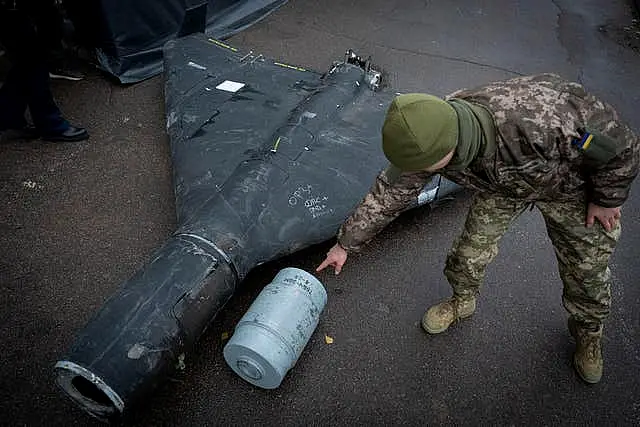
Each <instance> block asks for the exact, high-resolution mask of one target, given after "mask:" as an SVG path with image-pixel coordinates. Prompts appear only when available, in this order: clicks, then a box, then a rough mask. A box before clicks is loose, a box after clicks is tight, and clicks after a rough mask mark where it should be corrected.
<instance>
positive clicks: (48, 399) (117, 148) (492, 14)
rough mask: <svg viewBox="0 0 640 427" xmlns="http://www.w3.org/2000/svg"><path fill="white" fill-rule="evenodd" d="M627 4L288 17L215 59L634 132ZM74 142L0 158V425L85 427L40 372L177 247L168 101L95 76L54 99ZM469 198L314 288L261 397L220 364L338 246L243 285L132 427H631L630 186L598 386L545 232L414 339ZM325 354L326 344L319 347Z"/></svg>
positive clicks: (373, 0) (633, 236)
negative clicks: (253, 316)
mask: <svg viewBox="0 0 640 427" xmlns="http://www.w3.org/2000/svg"><path fill="white" fill-rule="evenodd" d="M631 4H632V3H631V1H625V0H611V1H608V2H602V1H596V0H585V1H581V2H572V1H569V0H554V1H540V0H537V1H534V0H520V1H506V0H495V1H456V2H434V1H418V0H403V1H400V0H395V1H385V0H369V1H356V0H351V1H344V0H343V1H338V0H327V1H323V2H316V1H312V0H292V1H290V2H289V3H287V4H286V5H285V6H284V7H282V8H281V9H279V10H278V11H276V12H275V13H273V14H272V15H270V16H269V17H268V18H266V19H265V20H263V21H261V22H260V23H258V24H257V25H255V26H253V27H251V28H249V29H247V30H245V31H244V32H242V33H240V34H238V35H237V36H235V37H233V38H231V39H230V40H229V43H231V44H233V45H234V46H236V47H238V48H240V49H243V50H253V51H254V52H259V53H262V54H263V55H265V56H267V57H271V58H275V59H280V60H282V61H286V62H287V63H290V64H296V65H300V66H303V67H305V68H310V69H315V70H318V71H322V70H325V69H327V68H328V67H329V66H330V64H331V62H332V61H334V60H339V59H341V58H342V57H343V54H344V51H345V50H346V49H348V48H352V49H354V50H355V51H357V52H361V53H363V54H367V55H369V54H370V55H372V56H373V59H374V62H375V63H376V64H377V65H379V66H380V67H382V68H384V69H385V71H386V72H387V73H388V75H389V81H390V83H391V86H392V88H391V90H399V91H400V90H401V91H423V92H429V93H433V94H436V95H444V94H446V93H448V92H451V91H453V90H456V89H459V88H462V87H471V86H475V85H478V84H482V83H486V82H489V81H492V80H497V79H503V78H508V77H512V76H518V75H525V74H533V73H538V72H556V73H559V74H562V75H563V76H565V77H567V78H570V79H574V80H578V81H580V82H582V83H583V84H584V85H586V86H587V88H588V89H590V90H591V91H592V92H594V93H596V94H598V95H599V96H600V97H602V98H603V99H604V100H606V101H608V102H610V103H612V104H613V105H614V106H616V107H617V109H618V111H619V113H620V115H621V116H622V117H623V118H624V119H625V120H626V121H627V122H628V123H629V124H630V125H631V126H632V128H634V129H635V130H636V131H639V132H640V110H639V109H638V106H639V105H640V79H639V76H640V72H639V71H638V70H640V40H639V38H640V33H638V31H640V30H639V27H638V22H637V21H635V22H634V21H633V18H634V16H633V13H634V12H633V9H632V7H631ZM54 91H55V94H56V96H57V98H58V99H59V101H60V105H61V107H62V110H63V111H64V113H65V115H66V116H68V117H69V118H70V119H71V120H72V121H73V122H74V123H80V124H83V125H85V126H87V127H88V128H89V130H90V132H91V135H92V137H91V140H90V141H88V142H80V143H70V144H53V143H44V142H39V141H36V142H14V143H5V144H1V145H0V197H1V198H2V204H1V205H0V218H1V222H0V286H1V292H0V345H2V352H1V356H0V414H1V417H0V424H3V425H29V426H31V425H48V426H76V425H78V426H86V425H94V424H95V425H98V423H97V422H95V421H93V420H92V419H90V418H89V417H88V416H87V415H85V414H84V413H83V412H81V411H80V410H78V409H77V408H76V407H75V406H74V405H73V404H72V403H71V402H70V401H69V400H68V399H67V398H65V397H64V396H62V395H61V393H60V392H59V391H58V389H57V388H56V386H55V384H54V377H53V373H52V367H53V364H54V363H55V361H56V360H58V359H59V358H60V357H61V356H62V355H63V354H64V352H65V351H66V349H67V348H68V346H69V345H70V344H71V343H72V341H73V339H74V335H75V333H76V332H77V331H78V330H79V329H81V328H82V327H83V325H84V324H85V323H86V322H87V321H88V320H89V319H90V317H91V316H92V314H93V313H95V312H96V310H98V308H99V307H100V306H101V304H102V303H103V302H104V301H105V300H106V299H107V298H108V297H109V296H110V295H111V294H112V293H114V292H115V290H116V289H117V288H118V286H119V285H120V283H121V282H123V281H124V280H125V279H127V278H128V277H129V276H130V275H131V274H133V272H135V271H136V269H137V268H138V267H140V266H141V265H142V264H143V263H144V262H145V261H146V260H147V257H148V256H149V254H150V253H151V251H152V250H153V249H155V248H156V247H158V246H159V245H160V244H161V243H162V242H163V241H164V240H165V239H166V238H167V236H169V235H170V234H171V232H172V231H173V230H174V228H175V210H174V202H173V187H172V182H171V159H170V155H169V148H168V143H167V137H166V135H165V125H164V124H165V118H164V100H163V80H162V77H161V76H159V77H156V78H153V79H150V80H147V81H144V82H141V83H138V84H135V85H132V86H127V87H122V86H118V85H116V84H114V83H112V82H110V81H109V80H107V79H105V78H103V76H102V75H100V74H99V73H98V72H92V73H90V75H89V76H88V78H87V79H85V80H83V81H80V82H76V83H70V82H64V83H60V82H55V83H54ZM469 202H470V193H468V192H462V193H459V194H458V195H457V196H456V197H455V198H454V199H453V200H450V201H446V202H444V203H442V204H440V205H439V206H437V207H435V208H434V209H429V208H427V207H423V208H418V209H415V210H412V211H409V212H407V213H406V214H404V215H403V216H402V217H401V218H399V219H398V220H397V221H395V222H394V223H393V224H391V225H390V226H389V227H388V228H387V229H385V230H384V231H383V232H382V233H381V235H380V236H379V237H378V238H376V239H375V240H374V241H373V242H372V243H371V244H370V245H369V246H368V247H367V248H366V250H365V251H364V252H362V253H360V254H356V255H353V256H351V257H350V258H349V260H348V263H347V264H346V266H345V269H344V270H343V273H342V274H340V275H339V276H334V275H333V274H331V273H330V272H326V273H322V274H320V275H318V277H319V278H320V279H321V280H322V281H323V283H324V284H325V285H326V287H327V290H328V293H329V301H328V304H327V307H326V308H325V311H324V313H323V314H322V317H321V321H320V324H319V326H318V328H317V330H316V333H315V334H314V336H313V337H312V339H311V341H310V342H309V344H308V346H307V348H306V349H305V351H304V353H303V355H302V357H301V358H300V360H299V361H298V363H297V364H296V366H295V367H294V369H293V370H292V371H291V372H290V373H289V374H288V376H287V377H286V379H285V381H284V382H283V384H282V385H281V386H280V387H279V388H278V389H276V390H272V391H267V390H262V389H258V388H255V387H253V386H251V385H250V384H248V383H246V382H244V381H243V380H242V379H240V378H239V377H238V376H236V375H235V374H234V373H233V372H232V371H231V369H230V368H228V366H227V365H226V364H225V362H224V359H223V355H222V348H223V346H224V342H225V341H224V339H223V337H224V336H225V334H226V333H229V332H231V331H232V330H233V328H234V325H235V323H236V322H237V321H238V320H239V319H240V317H241V316H242V314H243V313H244V312H245V310H246V309H247V308H248V307H249V305H250V304H251V302H252V300H253V299H254V298H255V297H256V296H257V294H258V293H259V291H260V290H261V288H262V287H264V286H265V285H266V284H267V283H269V281H270V280H271V279H272V278H273V277H274V275H275V274H276V272H277V271H278V270H279V269H281V268H283V267H285V266H294V267H299V268H303V269H306V270H307V271H312V270H313V269H314V268H315V266H316V265H317V264H319V263H320V262H321V261H322V260H323V259H324V254H325V252H326V250H327V249H328V248H329V247H330V245H331V244H332V242H327V243H325V244H322V245H318V246H315V247H312V248H310V249H306V250H304V251H301V252H299V253H297V254H295V255H293V256H290V257H287V258H285V259H281V260H278V261H276V262H273V263H269V264H267V265H263V266H261V267H258V268H256V269H255V270H254V271H253V272H252V273H251V274H250V276H249V277H248V278H247V280H245V282H244V283H243V286H242V289H241V290H240V291H239V292H238V294H237V295H236V296H235V297H234V298H233V299H232V300H231V301H230V302H229V303H228V305H227V307H226V308H225V310H224V311H223V313H222V314H221V315H219V316H218V318H217V319H216V321H215V323H214V325H213V326H212V327H211V328H210V329H209V330H208V332H207V333H206V334H205V336H204V337H203V339H202V340H201V341H200V343H199V344H198V346H197V348H196V351H194V352H193V354H191V355H190V356H189V357H188V358H187V359H186V361H185V364H186V370H185V372H184V373H183V374H181V375H180V376H176V377H172V378H170V379H169V380H168V381H167V382H166V383H165V384H164V385H163V386H162V387H160V389H159V390H157V392H156V393H154V394H152V395H150V396H149V397H148V399H147V400H146V401H145V402H142V403H141V404H140V405H139V406H138V407H137V408H136V409H135V410H134V411H133V412H132V413H131V414H129V417H128V418H127V424H128V425H140V426H150V425H167V426H173V425H180V426H201V425H283V426H297V425H470V426H471V425H554V426H555V425H581V426H588V425H594V426H596V425H597V426H605V425H617V426H621V425H629V426H636V425H640V315H638V307H639V303H640V286H639V285H640V265H639V263H638V259H639V258H640V249H639V248H640V180H636V182H635V184H634V186H633V189H632V194H631V198H630V199H629V200H628V201H627V203H626V205H625V206H624V208H623V236H622V238H621V240H620V243H619V245H618V249H617V251H616V253H615V255H614V257H613V259H612V262H611V269H612V273H613V277H614V287H613V312H612V315H611V318H610V320H609V322H608V323H607V324H606V327H605V338H604V356H605V374H604V378H603V380H602V382H601V383H599V384H597V385H586V384H584V383H583V382H582V381H581V380H580V379H579V378H578V376H577V375H576V374H575V373H574V371H573V369H572V366H571V362H570V356H571V354H572V351H573V343H572V342H571V340H570V338H569V333H568V331H567V328H566V313H565V311H564V309H563V307H562V305H561V300H560V296H561V291H562V285H561V282H560V279H559V277H558V274H557V270H556V261H555V256H554V253H553V249H552V246H551V244H550V242H549V239H548V238H547V236H546V232H545V229H544V224H543V221H542V218H541V215H540V214H539V213H538V212H537V211H535V210H534V211H531V212H529V211H528V212H526V213H525V214H524V215H523V216H522V217H521V218H520V219H519V220H518V221H517V223H516V224H514V226H513V227H512V229H511V230H510V231H509V233H508V234H507V235H506V236H505V237H504V239H503V240H502V242H501V253H500V254H499V255H498V257H497V259H496V261H495V262H494V263H493V264H492V265H491V267H490V268H489V270H488V273H487V277H486V284H485V286H484V288H483V290H482V293H481V299H480V301H479V305H478V310H477V312H476V314H475V315H474V316H473V317H472V318H471V319H469V320H465V321H463V322H460V323H459V324H457V325H456V326H455V327H454V328H452V329H451V330H450V331H448V332H446V333H444V334H442V335H439V336H428V335H427V334H425V333H424V332H423V331H422V330H421V329H420V327H419V320H420V318H421V316H422V314H423V312H424V310H425V309H426V308H427V307H428V306H429V305H430V304H432V303H434V302H437V301H438V300H440V299H441V298H444V297H446V296H448V295H449V294H450V290H449V287H448V285H447V282H446V280H445V279H444V277H443V275H442V273H441V271H442V268H443V264H444V260H445V257H446V252H447V249H448V248H449V246H450V245H451V242H452V240H453V239H454V238H455V236H456V234H457V233H458V232H459V231H460V229H461V226H462V223H463V221H464V216H465V213H466V209H467V207H468V206H469ZM325 336H329V337H331V338H333V343H332V344H327V342H326V340H325Z"/></svg>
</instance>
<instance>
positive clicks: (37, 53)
mask: <svg viewBox="0 0 640 427" xmlns="http://www.w3.org/2000/svg"><path fill="white" fill-rule="evenodd" d="M1 12H2V13H0V42H1V43H2V44H3V46H4V47H5V48H6V50H7V52H8V56H9V59H10V61H11V62H12V69H11V70H10V71H9V74H8V76H7V79H6V81H5V83H4V84H3V86H2V88H0V117H1V118H2V119H0V130H8V129H17V130H20V129H24V128H25V126H26V120H25V118H24V114H25V111H26V107H28V108H29V111H30V113H31V117H32V119H33V122H34V125H35V127H36V130H37V133H38V134H39V135H40V136H41V137H42V138H43V139H46V140H51V141H79V140H84V139H87V138H88V133H87V131H86V130H85V129H82V128H78V127H75V126H71V125H70V124H69V122H67V121H66V120H65V119H64V117H62V114H61V113H60V110H59V108H58V106H57V105H56V103H55V101H54V100H53V95H52V94H51V90H50V85H49V83H50V82H49V72H48V70H47V63H46V59H45V55H46V52H45V51H43V49H42V46H41V44H40V43H39V40H38V37H37V33H36V30H35V27H34V24H33V21H32V20H31V19H30V17H29V16H28V15H27V14H26V12H24V11H22V10H2V11H1ZM25 136H26V135H25Z"/></svg>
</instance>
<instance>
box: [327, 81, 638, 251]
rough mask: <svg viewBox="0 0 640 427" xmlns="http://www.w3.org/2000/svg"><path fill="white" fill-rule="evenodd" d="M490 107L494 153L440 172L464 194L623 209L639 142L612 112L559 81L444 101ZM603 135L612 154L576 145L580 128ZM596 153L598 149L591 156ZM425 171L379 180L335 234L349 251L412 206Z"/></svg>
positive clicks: (504, 86)
mask: <svg viewBox="0 0 640 427" xmlns="http://www.w3.org/2000/svg"><path fill="white" fill-rule="evenodd" d="M450 98H460V99H463V100H466V101H468V102H471V103H474V104H479V105H482V106H484V107H486V108H487V109H488V110H489V111H490V113H491V114H492V116H493V120H494V123H495V133H496V149H495V151H494V152H490V153H485V155H484V156H481V157H479V158H476V159H475V160H474V161H473V162H472V163H471V164H470V165H469V166H468V167H467V168H466V169H464V170H462V171H447V168H446V167H445V168H444V169H442V170H440V171H438V173H440V174H441V175H442V176H444V177H446V178H447V179H449V180H451V181H453V182H455V183H457V184H460V185H462V186H464V187H467V188H472V189H476V190H478V191H486V192H493V193H497V194H501V195H504V196H507V197H514V198H518V199H524V200H531V201H536V200H557V201H562V200H567V201H568V200H582V201H585V202H586V201H590V202H593V203H596V204H598V205H600V206H605V207H616V206H620V205H622V203H623V202H624V201H625V200H626V198H627V196H628V193H629V188H630V186H631V182H632V181H633V179H634V178H635V176H636V175H637V174H638V165H639V163H640V141H639V140H638V137H637V136H636V135H634V134H633V133H632V131H631V130H630V129H629V128H628V127H627V126H626V125H625V124H623V123H622V122H621V121H620V120H619V118H618V115H617V113H616V112H615V110H614V109H613V108H612V107H611V106H610V105H608V104H606V103H604V102H602V101H601V100H599V99H597V98H596V97H595V96H593V95H591V94H589V93H587V92H586V91H585V89H584V88H583V87H582V86H581V85H579V84H577V83H573V82H568V81H566V80H564V79H562V78H561V77H559V76H557V75H555V74H541V75H535V76H527V77H519V78H515V79H511V80H507V81H503V82H497V83H492V84H489V85H486V86H482V87H479V88H476V89H472V90H461V91H458V92H455V93H453V94H451V95H449V96H448V97H447V99H450ZM582 128H586V129H588V130H589V131H594V132H599V133H600V134H601V135H602V136H603V138H600V140H601V141H602V140H605V142H606V141H608V143H609V145H610V146H609V147H605V148H606V149H608V151H609V152H610V154H611V155H608V156H605V157H606V160H605V161H599V160H598V159H590V158H589V156H588V154H589V150H585V151H582V150H581V149H580V148H579V147H577V146H576V145H575V144H574V141H576V140H578V141H579V140H580V138H581V132H579V129H582ZM593 151H594V152H595V151H597V150H593ZM431 176H432V174H430V173H428V172H410V173H409V172H407V173H402V174H401V175H400V176H399V177H396V178H395V179H392V178H390V174H388V173H387V171H383V172H382V173H380V175H378V177H377V178H376V181H375V183H374V185H373V187H372V188H371V190H370V191H369V193H368V194H367V195H366V196H365V198H364V200H363V201H362V202H361V203H360V205H358V207H357V208H356V209H355V211H354V212H353V213H352V214H351V216H350V217H349V218H348V219H347V220H346V222H345V223H344V224H343V225H342V227H341V228H340V231H339V232H338V242H339V243H340V244H341V245H342V246H343V247H344V248H345V249H347V250H348V251H356V250H358V249H359V248H360V247H361V246H362V245H363V244H364V243H366V242H368V241H369V240H371V239H372V238H373V237H374V236H375V235H376V234H377V233H378V232H379V231H380V230H382V228H384V227H385V226H386V225H387V224H388V223H389V222H391V221H392V220H393V219H394V218H396V217H397V216H398V215H399V214H400V213H401V212H402V211H403V210H405V209H406V208H408V207H410V206H411V205H412V204H415V200H416V198H417V196H418V194H419V193H420V191H421V190H422V188H423V187H424V185H425V184H426V183H427V182H428V180H429V179H431Z"/></svg>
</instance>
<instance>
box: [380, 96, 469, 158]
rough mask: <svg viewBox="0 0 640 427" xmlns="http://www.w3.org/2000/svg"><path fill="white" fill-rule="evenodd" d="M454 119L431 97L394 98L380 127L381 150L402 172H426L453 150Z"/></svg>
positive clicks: (445, 105)
mask: <svg viewBox="0 0 640 427" xmlns="http://www.w3.org/2000/svg"><path fill="white" fill-rule="evenodd" d="M457 140H458V116H457V115H456V111H455V110H454V109H453V107H451V106H450V105H449V104H448V103H447V102H445V101H443V100H442V99H440V98H437V97H435V96H431V95H426V94H422V93H409V94H406V95H400V96H398V97H396V98H395V99H394V100H393V102H392V103H391V105H390V106H389V109H388V110H387V116H386V118H385V121H384V125H383V126H382V150H383V151H384V155H385V156H386V157H387V159H388V160H389V162H391V164H392V165H394V166H396V167H397V168H399V169H401V170H403V171H417V170H422V169H425V168H428V167H429V166H433V165H434V164H436V163H438V162H439V161H440V160H442V159H443V158H445V156H446V155H447V154H449V152H451V150H453V149H454V148H456V144H457Z"/></svg>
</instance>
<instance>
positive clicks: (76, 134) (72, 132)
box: [42, 126, 89, 142]
mask: <svg viewBox="0 0 640 427" xmlns="http://www.w3.org/2000/svg"><path fill="white" fill-rule="evenodd" d="M42 139H44V140H45V141H51V142H73V141H84V140H85V139H89V132H87V130H86V129H85V128H78V127H75V126H69V128H68V129H67V130H65V131H64V132H61V133H54V134H43V135H42Z"/></svg>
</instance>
